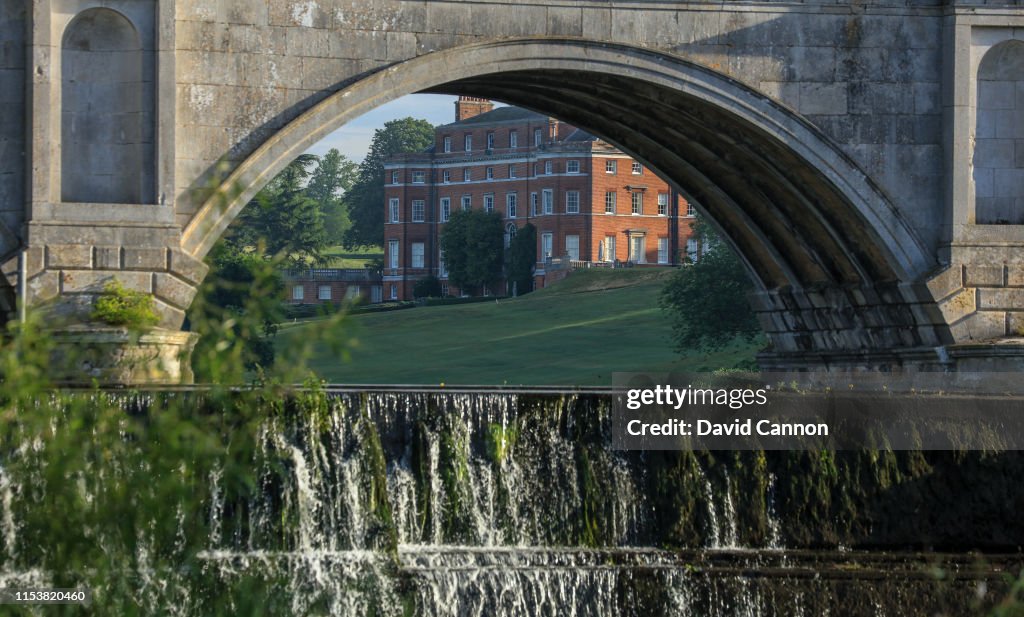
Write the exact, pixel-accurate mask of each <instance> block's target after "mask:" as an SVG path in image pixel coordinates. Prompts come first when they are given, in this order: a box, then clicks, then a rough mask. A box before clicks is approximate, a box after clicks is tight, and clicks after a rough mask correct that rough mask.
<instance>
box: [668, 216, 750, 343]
mask: <svg viewBox="0 0 1024 617" xmlns="http://www.w3.org/2000/svg"><path fill="white" fill-rule="evenodd" d="M693 229H694V232H695V233H696V235H697V236H698V238H699V239H700V242H701V243H702V245H703V246H705V247H707V251H706V252H705V253H704V254H703V255H701V257H700V258H699V259H698V260H697V261H696V263H691V264H688V265H686V266H684V267H682V268H680V269H679V270H678V271H676V273H675V274H674V275H673V276H672V278H671V279H670V280H669V281H668V283H666V285H665V288H664V289H663V290H662V292H661V297H660V299H659V302H660V304H661V307H662V309H663V310H664V311H665V312H666V313H667V314H668V316H669V318H670V319H671V322H672V333H673V337H674V339H675V344H676V348H677V349H678V350H679V351H681V352H682V351H689V350H694V349H699V350H703V351H713V350H717V349H721V348H723V347H725V346H726V345H728V344H729V343H731V342H733V341H735V340H736V339H737V338H741V339H745V340H747V341H753V340H754V339H756V338H757V337H758V336H759V335H760V334H761V328H760V326H759V325H758V323H757V319H756V318H755V317H754V311H753V310H752V309H751V307H750V303H749V302H748V301H747V294H749V293H750V292H751V291H753V289H754V286H753V284H752V282H751V280H750V276H749V275H748V274H747V271H746V269H745V268H744V266H743V263H742V262H741V261H740V259H739V257H737V256H736V254H735V253H733V252H732V250H731V249H730V248H729V247H728V246H726V244H725V243H724V242H722V241H721V240H720V239H718V238H717V237H716V235H715V233H714V230H712V229H711V227H710V226H709V225H708V224H707V223H706V222H704V221H701V220H698V221H697V222H696V223H695V224H694V226H693Z"/></svg>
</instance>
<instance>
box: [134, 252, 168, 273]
mask: <svg viewBox="0 0 1024 617" xmlns="http://www.w3.org/2000/svg"><path fill="white" fill-rule="evenodd" d="M124 267H125V269H126V270H148V271H150V272H154V271H161V270H166V269H167V249H165V248H131V247H125V249H124Z"/></svg>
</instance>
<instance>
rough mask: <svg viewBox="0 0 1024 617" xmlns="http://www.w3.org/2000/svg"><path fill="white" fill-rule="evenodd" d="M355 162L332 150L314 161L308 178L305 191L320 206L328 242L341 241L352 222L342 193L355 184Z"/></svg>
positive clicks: (335, 242) (340, 242)
mask: <svg viewBox="0 0 1024 617" xmlns="http://www.w3.org/2000/svg"><path fill="white" fill-rule="evenodd" d="M357 171H358V165H356V164H355V163H353V162H352V161H350V160H348V159H347V158H345V157H344V156H343V155H342V154H341V153H340V152H338V150H337V149H333V148H332V149H331V150H329V151H328V152H327V154H325V155H324V156H323V157H322V158H320V159H319V160H318V161H317V166H316V168H315V169H314V170H313V172H312V174H310V177H309V184H307V185H306V194H307V195H308V196H309V197H310V198H311V199H313V200H314V201H315V202H317V204H319V206H320V211H321V213H323V218H324V230H325V232H326V235H327V243H328V244H329V245H337V244H342V243H343V242H344V240H345V231H347V230H348V228H349V226H350V225H351V223H350V221H349V217H348V209H347V208H346V207H345V202H344V194H345V193H346V192H348V191H349V190H350V189H351V188H352V185H353V184H354V183H355V180H356V176H357Z"/></svg>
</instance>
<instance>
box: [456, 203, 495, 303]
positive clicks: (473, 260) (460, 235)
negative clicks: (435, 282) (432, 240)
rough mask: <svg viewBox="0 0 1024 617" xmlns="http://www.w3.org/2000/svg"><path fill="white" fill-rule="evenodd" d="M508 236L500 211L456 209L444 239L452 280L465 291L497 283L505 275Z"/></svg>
mask: <svg viewBox="0 0 1024 617" xmlns="http://www.w3.org/2000/svg"><path fill="white" fill-rule="evenodd" d="M504 236H505V232H504V230H503V229H502V223H501V215H500V214H498V213H497V212H484V211H483V210H459V211H456V212H454V213H452V216H451V218H450V219H448V222H447V223H446V224H445V226H444V230H443V231H442V232H441V239H440V244H441V251H442V252H443V253H444V262H445V267H447V269H448V280H449V281H450V282H451V283H452V284H453V285H455V286H456V287H458V288H459V289H461V290H463V291H474V290H477V289H479V288H481V287H484V286H487V285H491V284H493V283H495V282H496V281H497V280H498V279H500V278H501V267H502V261H503V252H504V251H503V248H502V246H503V244H504V240H505V238H504Z"/></svg>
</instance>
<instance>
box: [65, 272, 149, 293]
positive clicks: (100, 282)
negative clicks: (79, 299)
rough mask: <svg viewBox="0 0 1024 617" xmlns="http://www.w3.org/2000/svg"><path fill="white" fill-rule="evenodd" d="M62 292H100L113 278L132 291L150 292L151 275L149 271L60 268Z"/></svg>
mask: <svg viewBox="0 0 1024 617" xmlns="http://www.w3.org/2000/svg"><path fill="white" fill-rule="evenodd" d="M60 279H61V291H62V292H63V293H100V292H101V291H103V287H104V286H105V285H106V284H107V283H109V282H111V281H114V280H117V281H119V282H120V283H121V284H122V285H123V286H124V287H125V288H127V289H131V290H133V291H141V292H145V293H152V291H153V275H152V274H150V273H149V272H116V273H114V272H105V271H99V270H62V271H61V273H60Z"/></svg>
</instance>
